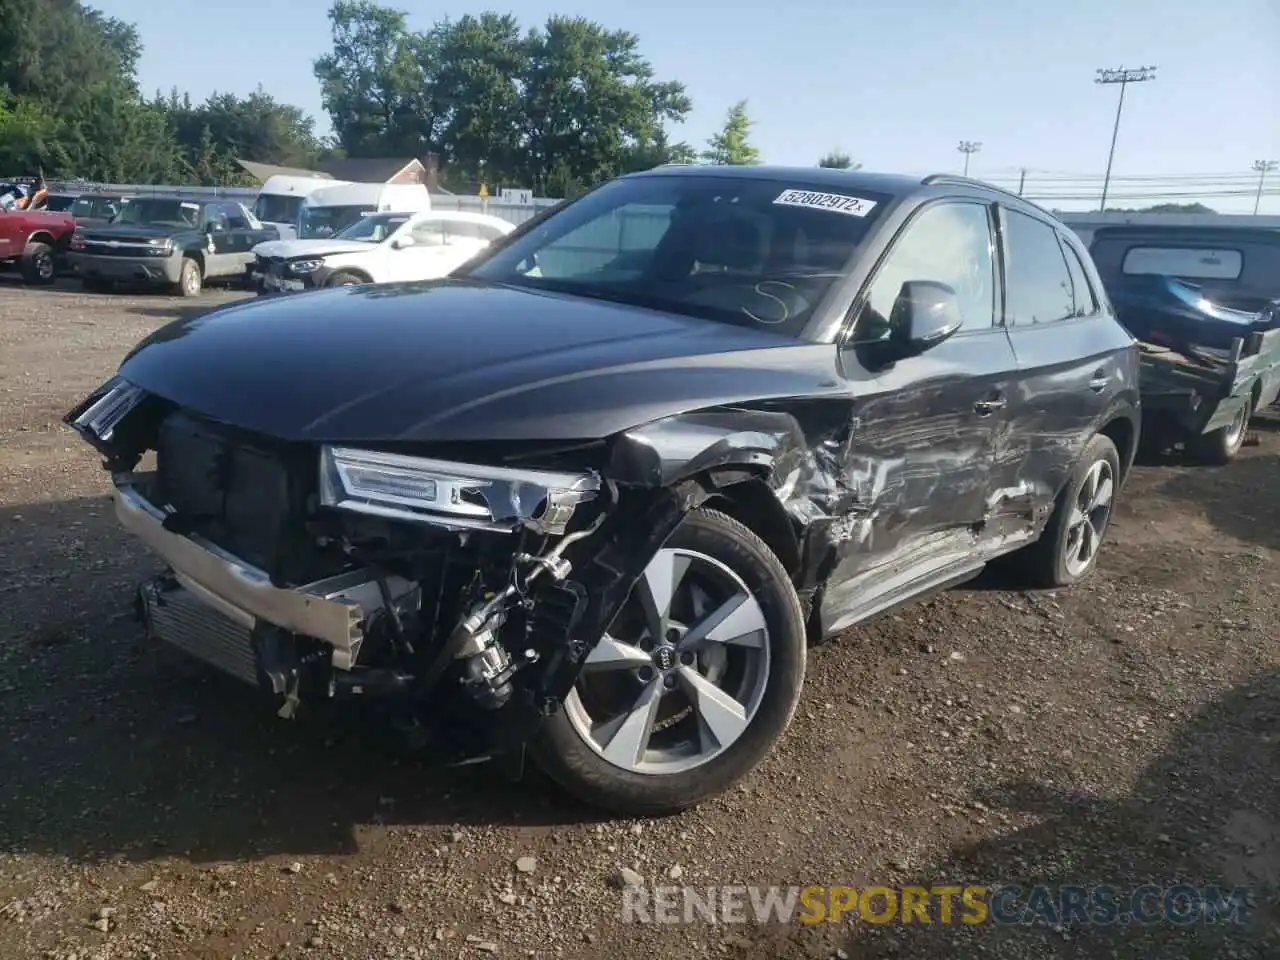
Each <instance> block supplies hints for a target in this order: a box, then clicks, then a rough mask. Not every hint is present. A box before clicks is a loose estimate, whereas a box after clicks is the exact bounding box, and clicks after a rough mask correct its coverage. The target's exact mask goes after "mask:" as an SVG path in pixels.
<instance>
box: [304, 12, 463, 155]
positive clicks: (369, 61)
mask: <svg viewBox="0 0 1280 960" xmlns="http://www.w3.org/2000/svg"><path fill="white" fill-rule="evenodd" d="M329 23H330V26H331V28H332V32H333V50H332V51H331V52H329V53H327V54H325V55H324V56H322V57H320V58H319V59H318V60H317V61H316V62H315V75H316V79H317V80H319V81H320V96H321V102H322V103H323V104H324V109H325V111H326V112H327V113H328V114H329V119H330V121H331V122H332V124H333V129H334V131H335V133H336V135H337V140H338V143H339V144H340V145H341V147H342V149H343V150H344V151H345V152H346V153H347V154H348V155H349V156H353V157H374V156H405V155H407V156H418V155H419V154H420V153H423V152H425V151H426V150H428V149H430V147H431V145H432V144H433V142H434V135H435V133H436V129H437V124H438V119H437V117H436V115H435V110H434V109H433V108H432V106H433V104H432V98H433V95H434V90H433V84H432V83H431V78H430V77H429V76H427V75H426V74H425V73H424V69H423V64H424V61H425V62H426V63H430V62H431V60H432V50H431V49H430V43H429V42H428V38H426V37H423V36H420V35H415V34H413V33H411V32H410V30H409V28H408V24H407V22H406V15H405V13H404V11H401V10H392V9H389V8H387V7H382V6H379V5H378V4H376V3H374V2H373V0H337V2H336V3H334V4H333V6H332V7H330V9H329Z"/></svg>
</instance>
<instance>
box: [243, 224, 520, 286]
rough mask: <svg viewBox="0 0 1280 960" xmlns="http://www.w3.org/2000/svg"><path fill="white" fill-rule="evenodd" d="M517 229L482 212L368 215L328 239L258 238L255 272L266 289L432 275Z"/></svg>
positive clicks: (454, 264)
mask: <svg viewBox="0 0 1280 960" xmlns="http://www.w3.org/2000/svg"><path fill="white" fill-rule="evenodd" d="M513 229H515V226H514V224H512V223H509V222H508V221H506V220H502V219H500V218H499V217H491V216H488V215H487V214H481V213H467V212H463V211H449V210H422V211H417V212H409V213H396V212H391V211H387V212H381V213H370V214H368V215H366V216H363V217H361V218H360V219H359V220H358V221H357V222H356V223H353V224H351V226H349V227H347V228H346V229H344V230H342V231H340V232H338V233H336V234H334V235H333V236H331V237H324V238H315V239H308V240H276V241H271V242H268V243H260V244H258V245H257V246H256V247H254V248H253V252H254V255H255V257H256V262H255V263H254V265H253V268H252V276H253V277H254V278H255V280H256V282H257V285H258V292H259V293H264V294H272V293H287V292H300V291H304V290H314V289H316V288H318V287H337V286H345V285H348V284H357V283H392V282H397V281H407V280H432V279H435V278H437V277H443V276H445V275H446V274H448V273H449V272H450V271H451V270H453V269H454V268H455V267H458V266H461V265H462V264H463V263H465V262H466V261H467V260H469V259H471V257H473V256H475V255H476V254H477V253H479V252H480V251H481V250H482V249H484V248H485V247H487V246H488V245H489V244H490V243H492V242H493V241H494V240H497V239H498V238H500V237H503V236H505V235H506V234H508V233H510V232H511V231H512V230H513Z"/></svg>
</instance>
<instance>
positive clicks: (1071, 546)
mask: <svg viewBox="0 0 1280 960" xmlns="http://www.w3.org/2000/svg"><path fill="white" fill-rule="evenodd" d="M1095 471H1097V472H1098V473H1099V474H1100V478H1101V479H1107V480H1109V481H1110V485H1111V486H1110V494H1109V496H1108V497H1107V500H1106V503H1105V509H1101V510H1100V512H1095V511H1089V512H1088V520H1087V521H1086V522H1085V523H1084V526H1081V525H1080V524H1079V523H1073V520H1075V519H1076V517H1077V516H1078V514H1076V513H1075V510H1074V508H1075V507H1076V506H1077V505H1078V504H1081V495H1082V493H1085V492H1086V485H1087V484H1088V483H1090V481H1091V477H1093V475H1094V473H1095ZM1119 478H1120V453H1119V451H1118V450H1116V445H1115V444H1114V443H1112V441H1111V438H1110V437H1106V436H1104V435H1102V434H1100V433H1099V434H1097V435H1095V436H1094V438H1093V439H1092V440H1090V441H1089V444H1088V446H1086V447H1085V448H1084V453H1082V454H1081V455H1080V459H1079V461H1077V463H1076V466H1075V468H1074V469H1073V470H1072V471H1071V477H1070V479H1069V480H1068V481H1067V483H1066V486H1065V487H1064V488H1063V490H1062V493H1061V494H1059V495H1058V504H1057V507H1056V508H1055V509H1054V511H1053V516H1051V517H1050V518H1049V522H1048V523H1047V524H1046V525H1045V528H1044V531H1043V532H1042V533H1041V534H1040V539H1039V540H1037V541H1036V542H1035V543H1033V544H1031V546H1029V547H1028V548H1027V549H1026V552H1025V554H1024V557H1025V565H1022V566H1020V569H1021V570H1022V571H1023V574H1024V577H1025V579H1026V580H1027V581H1028V584H1029V585H1030V586H1036V587H1068V586H1071V585H1072V584H1075V583H1079V582H1080V581H1081V580H1083V579H1085V578H1086V577H1087V576H1089V574H1091V573H1093V571H1094V568H1095V567H1096V566H1097V563H1098V554H1099V553H1100V552H1101V549H1102V544H1103V542H1104V540H1105V538H1106V534H1107V530H1108V529H1110V526H1111V513H1112V510H1113V508H1114V506H1115V495H1116V491H1117V490H1118V489H1119V486H1120V479H1119ZM1084 527H1088V530H1085V529H1084ZM1073 531H1074V534H1073ZM1084 535H1089V536H1092V537H1093V538H1094V539H1093V548H1092V551H1091V552H1090V553H1089V555H1088V558H1087V560H1086V561H1085V562H1084V563H1083V564H1081V563H1080V562H1079V561H1080V559H1081V551H1079V550H1078V549H1076V548H1077V546H1078V545H1079V543H1080V541H1079V540H1078V539H1077V536H1084Z"/></svg>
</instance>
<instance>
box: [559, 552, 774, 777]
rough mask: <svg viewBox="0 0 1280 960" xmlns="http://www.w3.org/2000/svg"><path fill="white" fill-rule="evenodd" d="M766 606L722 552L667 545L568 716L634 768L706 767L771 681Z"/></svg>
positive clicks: (604, 642)
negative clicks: (715, 555)
mask: <svg viewBox="0 0 1280 960" xmlns="http://www.w3.org/2000/svg"><path fill="white" fill-rule="evenodd" d="M769 666H770V663H769V634H768V627H767V625H766V621H765V616H764V611H763V610H762V609H761V607H760V603H759V601H758V600H757V599H756V598H755V597H754V596H753V595H752V593H751V591H750V590H749V589H748V588H747V586H746V584H745V583H744V582H743V581H742V578H741V577H739V576H738V575H737V574H736V573H735V572H734V571H733V570H731V569H730V568H729V567H728V566H727V565H725V564H724V563H722V562H721V561H719V560H716V559H714V558H712V557H709V556H707V555H706V554H703V553H699V552H696V551H693V550H685V549H678V548H666V549H663V550H660V551H658V553H657V555H656V556H655V557H654V558H653V560H652V561H651V562H650V563H649V565H648V567H646V568H645V571H644V574H643V575H642V576H641V578H640V580H639V581H638V582H637V584H636V586H635V588H634V589H633V590H632V592H631V596H630V597H629V598H628V600H627V602H626V604H624V606H623V609H622V610H621V611H620V613H619V615H618V617H617V619H616V620H615V621H614V622H613V624H612V625H611V626H610V630H609V632H608V633H607V634H605V636H604V637H603V638H601V640H600V643H599V644H597V646H596V647H595V649H594V650H593V651H592V653H591V655H590V656H589V657H588V659H587V661H586V663H585V665H584V667H583V672H582V676H581V677H580V678H579V681H578V684H577V685H576V686H575V687H574V689H573V691H572V692H571V693H570V695H569V696H568V697H567V698H566V700H565V714H566V718H567V719H568V720H569V722H570V724H571V725H572V726H573V728H574V730H575V731H576V732H577V734H578V735H579V736H580V737H581V738H582V739H583V741H584V742H585V743H586V744H587V745H588V746H589V747H590V748H591V749H592V750H594V751H595V752H596V753H597V754H599V755H600V756H601V757H602V758H604V759H605V760H606V761H608V762H609V763H611V764H613V765H614V766H616V767H619V768H621V769H623V770H625V771H628V772H630V773H635V774H649V775H669V774H675V773H681V772H684V771H686V770H690V769H692V768H694V767H698V766H701V765H703V764H705V763H707V762H708V761H710V760H711V759H713V758H714V757H716V756H718V755H719V754H721V753H722V752H723V751H724V750H726V749H727V748H728V747H729V746H731V745H732V744H733V743H735V742H736V741H737V740H738V739H739V738H740V737H741V736H742V734H743V733H744V732H745V731H746V729H747V728H748V726H750V724H751V721H752V719H753V718H754V716H755V714H756V711H757V710H758V708H759V706H760V701H761V700H762V698H763V696H764V691H765V687H766V685H767V683H768V679H769Z"/></svg>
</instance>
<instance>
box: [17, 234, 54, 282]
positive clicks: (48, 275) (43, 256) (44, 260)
mask: <svg viewBox="0 0 1280 960" xmlns="http://www.w3.org/2000/svg"><path fill="white" fill-rule="evenodd" d="M20 269H21V270H22V280H23V282H24V283H29V284H33V285H36V286H41V287H45V286H48V285H49V284H51V283H53V281H54V280H56V279H57V277H58V267H57V264H56V263H54V259H53V247H51V246H49V245H48V244H47V243H29V244H27V248H26V249H25V250H23V251H22V261H21V264H20Z"/></svg>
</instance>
